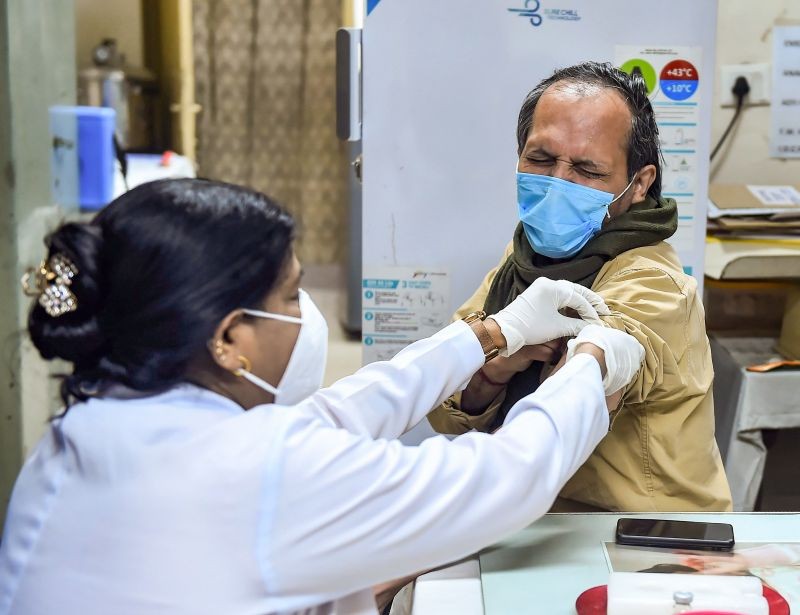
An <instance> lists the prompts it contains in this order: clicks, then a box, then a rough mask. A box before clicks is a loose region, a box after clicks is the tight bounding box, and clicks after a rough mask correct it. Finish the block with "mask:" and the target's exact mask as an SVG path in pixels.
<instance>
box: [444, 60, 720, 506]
mask: <svg viewBox="0 0 800 615" xmlns="http://www.w3.org/2000/svg"><path fill="white" fill-rule="evenodd" d="M517 142H518V146H519V151H518V153H519V162H518V167H517V196H518V206H519V214H520V224H519V225H518V226H517V229H516V232H515V233H514V238H513V241H512V243H511V245H509V247H508V248H507V250H506V253H505V255H504V257H503V260H502V261H501V263H500V265H499V267H497V268H496V269H494V270H493V271H491V272H489V274H488V276H487V277H486V279H485V280H484V282H483V284H482V285H481V287H480V288H479V289H478V290H477V291H476V292H475V294H474V295H473V296H472V297H471V298H470V299H469V300H468V301H467V302H466V303H465V304H464V305H463V306H462V307H461V308H460V309H459V310H458V312H457V313H456V318H461V317H463V316H465V315H466V314H469V313H470V312H473V311H476V310H480V309H484V310H486V311H487V312H489V313H492V312H495V311H497V310H498V309H500V308H501V307H503V306H505V305H507V304H508V303H509V302H511V301H512V300H513V299H514V298H515V297H516V296H517V294H519V293H520V292H521V291H522V290H524V289H525V288H527V286H528V285H530V284H531V283H532V282H533V281H534V280H536V278H538V277H539V276H545V277H548V278H552V279H566V280H570V281H572V282H578V283H580V284H583V285H586V286H589V287H591V288H592V289H593V290H594V291H596V292H597V293H599V294H600V295H602V296H603V298H604V299H605V300H606V302H607V303H608V306H609V308H610V309H611V311H612V314H611V316H607V317H604V318H603V320H604V322H605V324H607V325H608V326H611V327H616V328H618V329H624V330H625V331H627V332H629V333H631V334H632V335H634V336H635V337H636V339H638V340H639V341H640V342H641V343H642V345H643V346H644V347H645V349H646V353H647V354H646V359H645V364H644V366H643V368H642V370H641V371H640V373H639V375H638V377H637V378H636V380H635V381H634V382H633V383H632V384H631V385H630V386H629V387H628V389H627V390H626V391H625V394H624V396H623V400H622V402H621V404H620V407H619V408H618V409H617V411H616V412H615V413H614V414H613V415H612V425H611V430H610V432H609V433H608V435H607V436H606V438H605V439H604V440H603V441H602V442H601V443H600V445H599V446H598V447H597V449H596V450H595V451H594V453H593V454H592V456H591V457H590V458H589V460H588V461H587V462H586V463H585V464H584V465H583V466H582V467H581V469H580V470H579V471H578V472H577V474H575V476H574V477H573V478H572V479H571V480H570V481H569V482H568V483H567V485H566V486H565V487H564V489H563V490H562V492H561V496H560V498H559V501H558V502H557V504H556V510H593V509H603V510H620V511H622V510H627V511H670V510H675V511H689V510H708V511H723V510H730V508H731V496H730V490H729V488H728V483H727V479H726V478H725V472H724V470H723V466H722V460H721V458H720V454H719V450H718V448H717V443H716V440H715V439H714V403H713V399H712V391H711V385H712V381H713V369H712V366H711V352H710V348H709V343H708V339H707V337H706V332H705V318H704V312H703V306H702V304H701V302H700V299H699V298H698V297H697V283H696V282H695V280H694V279H693V278H692V277H690V276H688V275H686V274H685V273H684V272H683V268H682V267H681V263H680V261H679V260H678V257H677V255H676V254H675V251H674V250H673V249H672V247H670V245H669V244H667V243H665V241H664V240H665V239H667V238H668V237H670V236H671V235H672V234H673V233H674V232H675V230H676V228H677V218H678V214H677V205H676V203H675V201H674V200H672V199H664V198H662V197H661V160H660V150H659V142H658V127H657V126H656V121H655V117H654V114H653V108H652V107H651V105H650V101H649V100H648V97H647V92H646V89H645V86H644V83H643V82H642V80H641V78H639V77H638V76H633V77H632V76H629V75H627V74H625V73H623V72H621V71H619V70H617V69H616V68H614V67H612V66H611V65H609V64H598V63H594V62H588V63H585V64H580V65H577V66H573V67H571V68H567V69H563V70H560V71H558V72H556V73H555V74H554V75H553V76H552V77H550V78H548V79H545V80H544V81H542V82H541V83H540V84H539V85H538V86H537V87H536V88H534V89H533V90H532V91H531V92H530V94H528V96H527V98H526V99H525V101H524V103H523V105H522V109H521V111H520V115H519V121H518V127H517ZM562 348H563V344H559V343H551V344H548V345H544V346H529V347H526V348H523V349H522V350H520V351H519V352H517V353H516V354H515V355H513V356H511V357H498V358H496V359H494V360H493V361H491V362H489V363H488V364H487V365H485V366H484V368H483V369H482V370H481V371H480V372H478V373H477V374H476V375H475V377H474V378H473V379H472V381H471V382H470V383H469V385H468V387H467V388H466V389H465V390H464V391H463V393H462V394H461V395H456V396H454V397H453V398H451V399H449V400H447V401H446V402H445V403H444V404H443V405H442V406H440V407H439V408H437V409H435V410H434V411H433V412H432V413H431V414H430V415H429V417H428V418H429V420H430V422H431V424H432V425H433V427H434V428H435V429H436V430H437V431H439V432H442V433H451V434H453V433H462V432H465V431H468V430H470V429H479V430H482V431H491V430H493V429H494V428H495V427H497V426H498V425H500V424H501V423H502V418H503V416H505V414H506V413H507V412H508V410H509V409H510V407H511V406H512V405H513V404H514V403H515V402H516V401H517V400H518V399H520V398H521V397H522V396H524V395H526V394H528V393H530V392H531V391H533V390H534V389H535V388H536V387H537V386H538V385H539V383H540V381H541V378H543V377H545V376H546V375H547V373H548V371H549V370H550V366H549V365H548V364H549V363H551V362H555V361H557V360H558V358H559V357H560V355H561V350H562Z"/></svg>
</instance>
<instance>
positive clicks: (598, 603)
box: [575, 585, 789, 615]
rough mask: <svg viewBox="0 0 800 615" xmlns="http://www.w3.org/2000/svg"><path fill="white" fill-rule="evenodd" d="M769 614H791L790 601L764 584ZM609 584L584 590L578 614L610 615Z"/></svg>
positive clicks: (724, 614)
mask: <svg viewBox="0 0 800 615" xmlns="http://www.w3.org/2000/svg"><path fill="white" fill-rule="evenodd" d="M763 588H764V598H766V599H767V604H769V615H789V603H788V602H786V599H785V598H784V597H783V596H781V595H780V594H779V593H778V592H776V591H775V590H774V589H772V588H771V587H767V586H766V585H764V586H763ZM607 609H608V585H598V586H597V587H592V588H591V589H587V590H586V591H585V592H583V593H582V594H581V595H580V596H578V599H577V600H576V601H575V610H576V611H578V615H608V611H607ZM684 615H741V614H740V613H732V612H730V611H687V612H686V613H684Z"/></svg>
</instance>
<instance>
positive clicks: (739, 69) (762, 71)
mask: <svg viewBox="0 0 800 615" xmlns="http://www.w3.org/2000/svg"><path fill="white" fill-rule="evenodd" d="M720 75H721V76H720V82H719V98H720V105H721V106H723V107H735V106H736V97H735V96H734V95H733V92H731V90H732V89H733V84H734V83H735V82H736V78H737V77H744V78H745V79H747V83H748V84H749V85H750V92H749V93H748V94H747V96H745V97H744V105H745V107H747V106H752V105H768V104H769V103H770V98H769V95H770V91H769V85H770V66H769V64H768V63H766V62H760V63H757V64H724V65H723V66H722V68H721V70H720Z"/></svg>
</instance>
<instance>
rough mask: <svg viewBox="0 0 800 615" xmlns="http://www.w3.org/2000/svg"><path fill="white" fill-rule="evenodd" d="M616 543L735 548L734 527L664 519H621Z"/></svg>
mask: <svg viewBox="0 0 800 615" xmlns="http://www.w3.org/2000/svg"><path fill="white" fill-rule="evenodd" d="M617 542H620V543H622V544H643V545H646V544H650V545H654V546H661V545H665V546H666V545H667V544H683V545H686V546H690V545H693V546H697V547H698V548H703V547H705V548H718V549H729V548H731V547H733V544H734V541H733V528H732V527H731V526H730V525H729V524H728V523H702V522H697V521H673V520H664V519H620V520H619V521H618V522H617Z"/></svg>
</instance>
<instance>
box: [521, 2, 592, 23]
mask: <svg viewBox="0 0 800 615" xmlns="http://www.w3.org/2000/svg"><path fill="white" fill-rule="evenodd" d="M508 12H509V13H513V14H514V15H516V16H517V17H522V18H523V19H526V20H528V21H529V22H530V24H531V25H532V26H534V27H539V26H541V25H542V21H543V20H544V19H545V18H547V19H553V20H556V21H580V19H581V16H580V14H579V13H578V9H548V8H546V9H542V2H541V0H525V1H524V3H523V7H522V8H510V9H508Z"/></svg>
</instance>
